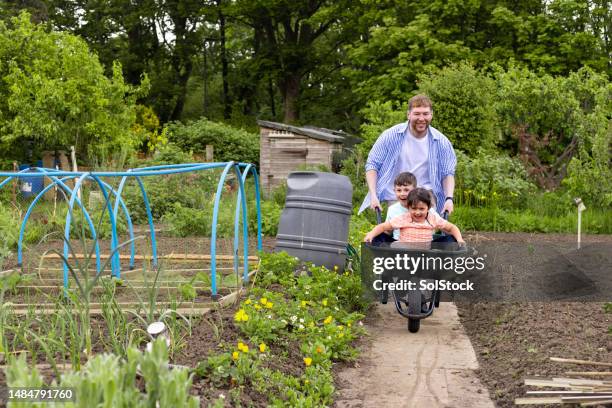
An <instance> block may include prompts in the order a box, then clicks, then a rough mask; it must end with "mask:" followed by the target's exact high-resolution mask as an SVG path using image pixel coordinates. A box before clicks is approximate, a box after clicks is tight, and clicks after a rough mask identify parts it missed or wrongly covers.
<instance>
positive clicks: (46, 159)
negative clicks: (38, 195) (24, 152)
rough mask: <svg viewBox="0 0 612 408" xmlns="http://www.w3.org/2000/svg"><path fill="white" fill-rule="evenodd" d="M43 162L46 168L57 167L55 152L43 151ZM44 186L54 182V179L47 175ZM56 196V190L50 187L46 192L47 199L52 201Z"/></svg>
mask: <svg viewBox="0 0 612 408" xmlns="http://www.w3.org/2000/svg"><path fill="white" fill-rule="evenodd" d="M42 163H43V167H44V168H46V169H54V168H55V152H53V151H44V152H42ZM43 180H44V181H43V188H44V187H47V186H48V185H49V184H52V183H53V181H51V179H50V178H49V177H45V178H44V179H43ZM54 198H55V190H54V189H50V190H49V191H47V192H46V193H45V200H47V201H52V200H53V199H54Z"/></svg>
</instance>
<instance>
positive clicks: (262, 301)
mask: <svg viewBox="0 0 612 408" xmlns="http://www.w3.org/2000/svg"><path fill="white" fill-rule="evenodd" d="M259 303H261V304H262V305H265V304H266V303H268V299H266V298H261V299H259Z"/></svg>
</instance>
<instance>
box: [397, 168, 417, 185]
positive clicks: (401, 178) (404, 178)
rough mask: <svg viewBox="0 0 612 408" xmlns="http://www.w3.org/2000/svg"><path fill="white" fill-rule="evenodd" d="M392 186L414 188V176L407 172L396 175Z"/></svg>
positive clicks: (415, 183)
mask: <svg viewBox="0 0 612 408" xmlns="http://www.w3.org/2000/svg"><path fill="white" fill-rule="evenodd" d="M393 185H394V186H415V187H416V185H417V179H416V177H415V176H414V174H412V173H411V172H409V171H404V172H402V173H400V174H398V175H397V177H395V180H394V181H393Z"/></svg>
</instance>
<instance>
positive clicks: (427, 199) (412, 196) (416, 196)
mask: <svg viewBox="0 0 612 408" xmlns="http://www.w3.org/2000/svg"><path fill="white" fill-rule="evenodd" d="M419 202H421V203H425V204H427V208H431V193H430V192H429V190H427V189H424V188H421V187H417V188H415V189H414V190H412V191H411V192H410V193H408V207H409V208H410V207H412V206H414V205H416V204H417V203H419Z"/></svg>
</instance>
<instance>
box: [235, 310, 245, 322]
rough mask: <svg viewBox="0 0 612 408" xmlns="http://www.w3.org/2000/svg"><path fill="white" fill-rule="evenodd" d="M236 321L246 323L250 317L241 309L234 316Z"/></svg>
mask: <svg viewBox="0 0 612 408" xmlns="http://www.w3.org/2000/svg"><path fill="white" fill-rule="evenodd" d="M234 320H235V321H237V322H246V321H247V320H249V315H248V314H246V312H245V311H244V309H240V310H238V311H237V312H236V314H235V315H234Z"/></svg>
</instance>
